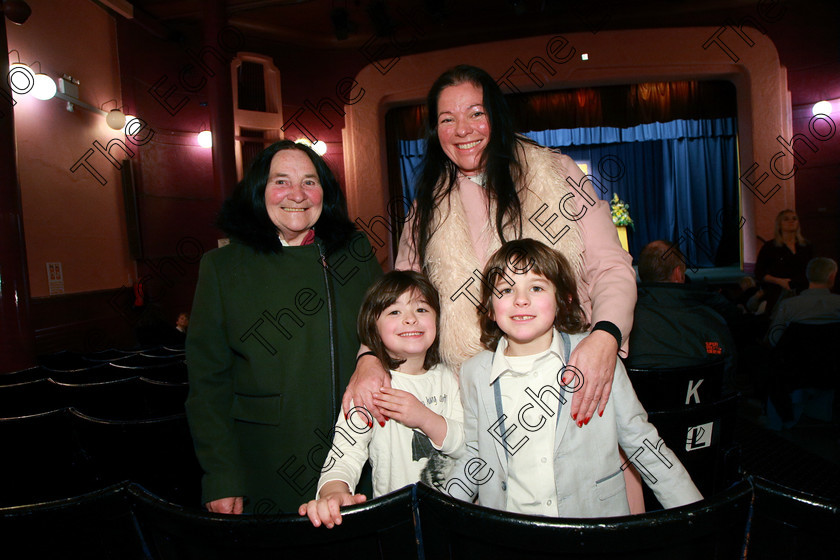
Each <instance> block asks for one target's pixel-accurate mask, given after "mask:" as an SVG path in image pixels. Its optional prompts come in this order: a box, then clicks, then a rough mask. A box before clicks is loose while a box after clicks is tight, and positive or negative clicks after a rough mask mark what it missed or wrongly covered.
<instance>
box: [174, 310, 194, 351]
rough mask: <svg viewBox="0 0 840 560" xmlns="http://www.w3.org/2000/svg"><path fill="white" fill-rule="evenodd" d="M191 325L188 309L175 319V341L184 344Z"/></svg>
mask: <svg viewBox="0 0 840 560" xmlns="http://www.w3.org/2000/svg"><path fill="white" fill-rule="evenodd" d="M189 326H190V314H189V313H187V312H186V311H184V312H182V313H180V314H179V315H178V319H177V320H176V321H175V332H174V333H172V340H173V342H177V343H178V344H184V343H185V342H186V340H187V328H188V327H189Z"/></svg>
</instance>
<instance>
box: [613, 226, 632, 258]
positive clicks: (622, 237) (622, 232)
mask: <svg viewBox="0 0 840 560" xmlns="http://www.w3.org/2000/svg"><path fill="white" fill-rule="evenodd" d="M615 229H617V230H618V240H619V241H621V246H622V247H623V248H624V250H625V251H627V252H628V253H629V252H630V246H629V245H628V244H627V226H615Z"/></svg>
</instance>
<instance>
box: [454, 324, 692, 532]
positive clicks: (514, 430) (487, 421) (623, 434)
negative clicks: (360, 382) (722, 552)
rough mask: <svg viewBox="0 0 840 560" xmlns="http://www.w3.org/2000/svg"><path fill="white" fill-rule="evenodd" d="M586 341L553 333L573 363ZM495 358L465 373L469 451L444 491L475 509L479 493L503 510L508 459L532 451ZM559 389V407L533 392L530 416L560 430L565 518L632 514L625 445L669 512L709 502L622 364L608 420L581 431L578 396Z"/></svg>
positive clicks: (557, 448)
mask: <svg viewBox="0 0 840 560" xmlns="http://www.w3.org/2000/svg"><path fill="white" fill-rule="evenodd" d="M583 338H584V335H568V334H566V333H558V332H557V331H555V332H554V340H553V341H552V347H554V348H556V349H557V351H558V353H559V355H561V356H563V357H564V361H565V363H568V358H569V353H570V352H571V350H572V349H574V347H575V346H576V345H577V344H578V343H579V342H580V341H581V340H583ZM498 351H500V350H498ZM494 358H495V354H494V353H493V352H490V351H486V350H485V351H484V352H481V353H480V354H478V355H477V356H475V357H473V358H472V359H470V360H468V361H467V362H466V363H465V364H464V366H463V367H462V369H461V399H462V401H463V404H464V430H465V436H466V438H465V439H466V446H467V452H466V454H465V456H464V457H462V458H461V459H459V460H458V462H457V463H456V464H455V466H454V468H453V470H452V471H451V475H450V477H449V479H448V480H447V482H446V484H445V485H440V486H439V489H441V490H443V491H445V492H447V493H448V494H450V495H451V496H453V497H456V498H459V499H462V500H465V501H470V502H471V501H473V499H474V498H475V497H476V493H477V494H478V503H479V504H481V505H483V506H487V507H491V508H494V509H500V510H505V509H506V503H507V483H506V480H507V477H508V461H507V459H508V454H509V453H511V452H522V451H524V452H528V450H527V445H528V442H527V441H525V442H524V444H523V443H522V442H523V438H526V437H527V433H528V429H527V428H525V427H524V426H520V425H517V422H518V420H517V418H518V412H519V411H507V410H506V411H501V410H500V409H501V398H498V397H497V391H498V389H497V388H496V386H497V385H498V384H497V383H493V384H491V383H490V381H489V380H490V371H491V367H492V364H493V360H494ZM553 389H554V391H553V394H555V395H556V394H559V395H560V399H559V400H560V404H559V408H558V404H557V401H558V398H557V397H556V396H550V395H549V394H548V393H549V391H538V392H537V393H539V394H542V395H543V396H542V402H537V398H536V393H535V396H532V397H531V398H532V400H533V407H531V406H529V405H525V406H527V407H529V408H530V409H531V410H530V414H535V413H537V412H538V411H542V414H543V415H544V417H545V418H546V420H550V421H554V422H555V425H556V433H555V442H554V456H553V459H554V474H555V485H556V489H557V506H558V512H559V516H560V517H611V516H618V515H629V514H630V509H629V506H628V504H627V495H626V492H625V489H624V476H622V460H621V456H620V455H619V451H618V446H619V445H621V448H622V449H623V450H624V452H625V454H626V455H627V456H628V457H629V458H630V461H631V462H633V464H634V465H635V466H636V468H637V469H638V470H639V471H640V473H642V478H644V479H645V483H647V485H648V486H650V488H651V489H652V490H653V492H654V494H655V495H656V497H657V499H658V500H659V501H660V503H662V505H663V506H664V507H666V508H671V507H677V506H681V505H685V504H689V503H692V502H696V501H698V500H702V499H703V496H702V495H701V494H700V492H699V491H698V490H697V487H696V486H695V485H694V483H693V482H692V480H691V477H690V476H689V474H688V472H687V471H686V470H685V468H684V467H683V465H682V463H680V461H679V460H678V459H677V458H676V456H675V455H674V454H673V452H672V451H671V450H670V449H668V447H667V446H666V445H665V443H664V442H663V441H661V440H660V438H659V433H658V432H657V431H656V428H655V427H654V426H653V425H652V424H650V423H649V422H648V421H647V412H645V410H644V408H642V405H641V404H640V403H639V400H638V399H637V398H636V393H635V392H634V391H633V387H632V385H631V384H630V379H629V378H628V377H627V372H626V371H625V369H624V366H623V365H622V363H621V361H620V360H618V361H617V362H616V367H615V378H614V379H613V385H612V393H611V394H610V400H609V402H608V403H607V407H606V409H605V411H604V415H603V416H602V417H599V416H598V415H597V414H596V415H595V416H594V417H593V418H592V419H591V420H590V422H589V424H588V425H586V426H583V427H582V428H578V427H577V425H576V424H575V422H574V421H573V420H572V419H571V416H570V414H569V413H568V408H567V411H566V412H564V411H563V410H562V408H563V402H564V401H565V402H566V403H567V404H568V405H571V397H572V394H571V393H570V392H565V391H564V390H563V389H562V388H561V387H560V386H559V385H555V386H554V387H553ZM529 404H530V403H529ZM547 405H549V406H547ZM555 408H556V410H555ZM500 420H501V422H500ZM545 425H548V424H547V423H546V424H545ZM520 445H521V447H519V448H518V449H517V446H520ZM514 450H515V451H514ZM532 453H533V451H532ZM534 456H535V457H536V454H535V455H534ZM625 468H626V466H625Z"/></svg>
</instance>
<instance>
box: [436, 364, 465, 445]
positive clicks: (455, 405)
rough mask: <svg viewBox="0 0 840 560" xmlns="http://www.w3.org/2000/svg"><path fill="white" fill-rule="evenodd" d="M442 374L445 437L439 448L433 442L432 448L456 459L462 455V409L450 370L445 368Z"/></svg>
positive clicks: (453, 376) (454, 379)
mask: <svg viewBox="0 0 840 560" xmlns="http://www.w3.org/2000/svg"><path fill="white" fill-rule="evenodd" d="M442 374H443V382H442V383H441V385H442V387H443V389H444V391H445V392H446V395H447V406H446V407H445V408H444V410H443V411H442V413H441V416H443V419H444V420H445V421H446V437H445V438H444V439H443V443H442V444H441V446H440V447H437V446H436V445H435V444H434V442H432V446H433V447H434V448H435V449H437V450H438V451H440V452H441V453H443V454H445V455H449V456H450V457H453V458H455V459H458V458H460V457H461V456H463V455H464V407H463V405H462V404H461V390H460V388H459V387H458V380H457V379H456V378H455V374H454V373H452V371H451V370H449V369H448V368H446V369H445V370H444V371H443V372H442ZM430 441H431V440H430Z"/></svg>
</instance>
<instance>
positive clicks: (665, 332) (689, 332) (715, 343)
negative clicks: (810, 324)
mask: <svg viewBox="0 0 840 560" xmlns="http://www.w3.org/2000/svg"><path fill="white" fill-rule="evenodd" d="M639 277H640V278H641V280H642V283H641V284H639V286H638V290H639V296H638V300H637V301H636V310H635V315H634V319H633V331H632V332H631V333H630V352H629V356H628V358H627V360H625V363H626V364H627V365H628V367H644V368H656V367H662V368H665V367H682V366H690V365H696V364H698V363H701V362H703V361H706V360H715V359H718V358H724V360H725V361H726V379H727V380H728V382H727V385H731V383H732V380H733V377H734V370H735V354H736V352H735V344H734V342H733V341H732V334H731V333H730V332H729V328H728V327H727V325H726V321H725V320H724V319H723V317H722V316H721V315H720V313H718V312H717V311H716V310H714V309H713V308H712V307H711V306H710V305H709V303H708V301H709V294H707V293H706V292H704V291H702V290H696V289H692V288H691V287H689V286H687V285H685V260H684V259H683V258H682V255H681V254H680V253H679V251H678V250H677V249H676V247H674V246H672V245H671V244H670V243H668V242H667V241H662V240H659V241H653V242H651V243H648V244H647V245H646V246H645V248H644V249H643V250H642V254H641V256H640V258H639Z"/></svg>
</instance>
